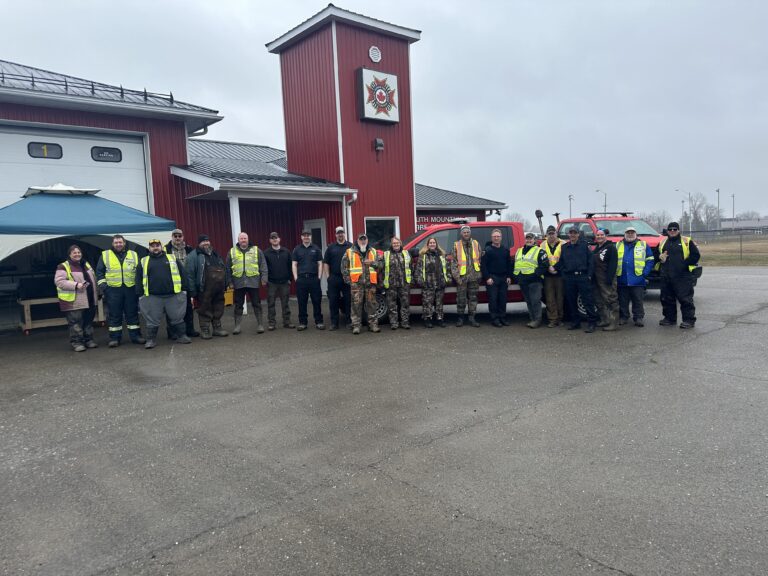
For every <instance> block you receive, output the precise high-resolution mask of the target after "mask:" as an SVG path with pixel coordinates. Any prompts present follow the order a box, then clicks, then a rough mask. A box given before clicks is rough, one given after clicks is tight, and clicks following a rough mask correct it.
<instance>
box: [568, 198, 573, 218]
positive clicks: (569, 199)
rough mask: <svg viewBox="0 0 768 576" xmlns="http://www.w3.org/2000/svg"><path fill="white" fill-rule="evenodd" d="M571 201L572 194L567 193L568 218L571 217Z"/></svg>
mask: <svg viewBox="0 0 768 576" xmlns="http://www.w3.org/2000/svg"><path fill="white" fill-rule="evenodd" d="M572 202H573V194H568V218H573V210H572V208H571V203H572Z"/></svg>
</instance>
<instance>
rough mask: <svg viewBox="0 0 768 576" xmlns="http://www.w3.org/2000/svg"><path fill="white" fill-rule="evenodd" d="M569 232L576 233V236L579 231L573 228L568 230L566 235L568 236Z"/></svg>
mask: <svg viewBox="0 0 768 576" xmlns="http://www.w3.org/2000/svg"><path fill="white" fill-rule="evenodd" d="M571 232H576V234H578V233H579V229H578V228H576V226H573V227H572V228H569V229H568V234H570V233H571Z"/></svg>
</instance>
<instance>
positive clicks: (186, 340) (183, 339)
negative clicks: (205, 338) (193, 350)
mask: <svg viewBox="0 0 768 576" xmlns="http://www.w3.org/2000/svg"><path fill="white" fill-rule="evenodd" d="M176 344H192V338H190V337H189V336H187V335H186V334H182V335H181V336H179V337H178V338H176Z"/></svg>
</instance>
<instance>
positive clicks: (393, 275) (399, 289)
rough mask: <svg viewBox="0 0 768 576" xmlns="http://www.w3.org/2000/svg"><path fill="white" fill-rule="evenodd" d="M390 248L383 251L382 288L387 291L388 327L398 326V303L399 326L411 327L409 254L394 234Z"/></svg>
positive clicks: (411, 275) (394, 327)
mask: <svg viewBox="0 0 768 576" xmlns="http://www.w3.org/2000/svg"><path fill="white" fill-rule="evenodd" d="M391 246H392V247H391V248H390V249H389V250H387V251H386V252H384V289H385V290H386V291H387V308H388V309H389V327H390V328H391V329H392V330H397V328H398V321H397V320H398V314H397V307H398V304H399V305H400V323H399V326H401V327H403V328H405V329H406V330H410V329H411V302H410V299H411V280H412V278H413V271H412V269H411V255H410V254H409V253H408V251H407V250H403V243H402V241H401V240H400V238H398V237H397V236H395V237H394V238H392V241H391Z"/></svg>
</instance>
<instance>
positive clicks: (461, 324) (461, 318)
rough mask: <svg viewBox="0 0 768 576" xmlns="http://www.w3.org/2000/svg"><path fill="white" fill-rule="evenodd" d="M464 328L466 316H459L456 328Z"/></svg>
mask: <svg viewBox="0 0 768 576" xmlns="http://www.w3.org/2000/svg"><path fill="white" fill-rule="evenodd" d="M462 326H464V316H463V315H461V314H459V318H458V319H457V320H456V328H461V327H462Z"/></svg>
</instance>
